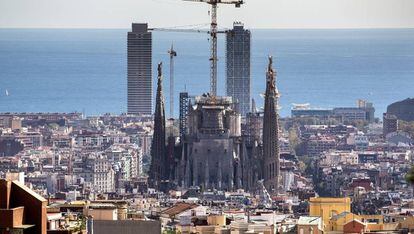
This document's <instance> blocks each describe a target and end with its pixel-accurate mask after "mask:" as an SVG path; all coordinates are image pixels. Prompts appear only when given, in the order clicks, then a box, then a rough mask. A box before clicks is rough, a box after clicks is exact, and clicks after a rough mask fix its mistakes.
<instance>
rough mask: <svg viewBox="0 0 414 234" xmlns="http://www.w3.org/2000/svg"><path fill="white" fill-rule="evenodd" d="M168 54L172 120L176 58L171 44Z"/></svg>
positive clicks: (171, 116)
mask: <svg viewBox="0 0 414 234" xmlns="http://www.w3.org/2000/svg"><path fill="white" fill-rule="evenodd" d="M168 54H169V55H170V118H174V57H176V56H177V52H176V51H175V50H174V45H173V44H171V49H170V50H168Z"/></svg>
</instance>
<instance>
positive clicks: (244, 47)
mask: <svg viewBox="0 0 414 234" xmlns="http://www.w3.org/2000/svg"><path fill="white" fill-rule="evenodd" d="M250 39H251V33H250V31H249V30H246V29H244V25H243V24H242V23H239V22H238V23H234V24H233V29H232V30H230V31H229V32H228V33H227V35H226V74H227V79H226V92H227V93H226V95H227V96H231V97H233V100H234V102H237V103H238V104H239V105H238V106H239V110H240V114H242V115H243V116H245V115H246V114H247V113H248V112H249V111H250Z"/></svg>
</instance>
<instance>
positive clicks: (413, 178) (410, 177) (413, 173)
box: [406, 166, 414, 185]
mask: <svg viewBox="0 0 414 234" xmlns="http://www.w3.org/2000/svg"><path fill="white" fill-rule="evenodd" d="M406 179H407V181H408V183H411V184H413V185H414V166H413V167H412V168H411V170H410V171H409V172H408V173H407V175H406Z"/></svg>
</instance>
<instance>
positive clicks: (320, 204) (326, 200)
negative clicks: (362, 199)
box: [309, 197, 351, 230]
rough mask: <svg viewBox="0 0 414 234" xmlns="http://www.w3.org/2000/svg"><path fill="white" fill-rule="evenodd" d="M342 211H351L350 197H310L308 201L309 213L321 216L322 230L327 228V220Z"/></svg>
mask: <svg viewBox="0 0 414 234" xmlns="http://www.w3.org/2000/svg"><path fill="white" fill-rule="evenodd" d="M343 212H349V213H350V212H351V199H350V198H349V197H344V198H333V197H312V198H310V201H309V215H310V216H319V217H321V218H322V223H323V228H324V230H329V229H328V228H329V220H330V219H331V218H332V217H334V216H336V215H338V214H341V213H343Z"/></svg>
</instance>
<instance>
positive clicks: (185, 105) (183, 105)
mask: <svg viewBox="0 0 414 234" xmlns="http://www.w3.org/2000/svg"><path fill="white" fill-rule="evenodd" d="M189 104H190V103H189V96H188V93H187V92H181V93H180V137H181V140H182V138H183V137H184V135H185V134H187V129H188V111H189Z"/></svg>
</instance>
